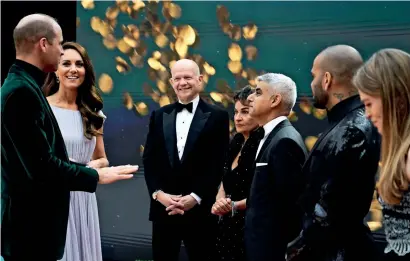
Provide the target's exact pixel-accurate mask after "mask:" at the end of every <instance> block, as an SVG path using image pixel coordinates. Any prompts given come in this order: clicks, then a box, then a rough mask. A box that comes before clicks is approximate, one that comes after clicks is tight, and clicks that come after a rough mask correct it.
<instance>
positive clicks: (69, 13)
mask: <svg viewBox="0 0 410 261" xmlns="http://www.w3.org/2000/svg"><path fill="white" fill-rule="evenodd" d="M33 13H43V14H47V15H50V16H52V17H54V18H56V19H57V21H58V23H59V24H60V26H61V28H62V29H63V37H64V40H66V41H75V40H76V1H1V83H2V84H3V82H4V79H5V78H6V77H7V73H8V71H9V68H10V66H11V65H12V63H13V62H14V60H15V58H16V53H15V49H14V42H13V30H14V28H15V27H16V25H17V24H18V22H19V21H20V20H21V19H22V18H23V17H24V16H26V15H29V14H33Z"/></svg>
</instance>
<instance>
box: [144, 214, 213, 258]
mask: <svg viewBox="0 0 410 261" xmlns="http://www.w3.org/2000/svg"><path fill="white" fill-rule="evenodd" d="M215 221H216V220H215V219H206V220H192V219H191V220H189V221H187V220H186V219H184V218H183V217H182V216H181V219H179V220H173V221H171V222H169V221H154V222H153V224H152V250H153V256H154V261H177V260H178V258H179V252H180V248H181V242H184V245H185V249H186V251H187V254H188V258H189V260H190V261H205V260H209V258H210V256H211V255H212V254H213V251H214V246H215V229H216V222H215Z"/></svg>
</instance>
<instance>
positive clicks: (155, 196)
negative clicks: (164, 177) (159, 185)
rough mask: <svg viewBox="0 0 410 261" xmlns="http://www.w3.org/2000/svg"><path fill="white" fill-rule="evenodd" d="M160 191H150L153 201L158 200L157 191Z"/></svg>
mask: <svg viewBox="0 0 410 261" xmlns="http://www.w3.org/2000/svg"><path fill="white" fill-rule="evenodd" d="M160 191H161V190H156V191H155V192H154V193H152V198H153V199H154V200H155V201H158V199H157V196H158V193H159V192H160Z"/></svg>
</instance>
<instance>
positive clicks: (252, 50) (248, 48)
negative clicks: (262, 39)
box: [245, 45, 258, 61]
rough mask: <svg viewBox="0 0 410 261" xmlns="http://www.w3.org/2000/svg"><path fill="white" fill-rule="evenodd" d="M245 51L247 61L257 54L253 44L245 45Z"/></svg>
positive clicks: (253, 58)
mask: <svg viewBox="0 0 410 261" xmlns="http://www.w3.org/2000/svg"><path fill="white" fill-rule="evenodd" d="M245 52H246V59H248V61H253V60H255V59H256V56H257V55H258V49H256V47H255V46H253V45H248V46H246V47H245Z"/></svg>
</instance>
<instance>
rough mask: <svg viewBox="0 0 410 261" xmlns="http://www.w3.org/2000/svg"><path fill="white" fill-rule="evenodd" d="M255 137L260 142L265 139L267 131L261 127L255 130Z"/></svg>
mask: <svg viewBox="0 0 410 261" xmlns="http://www.w3.org/2000/svg"><path fill="white" fill-rule="evenodd" d="M255 137H256V138H257V139H258V140H261V139H263V137H265V129H264V128H263V127H259V128H257V129H256V130H255Z"/></svg>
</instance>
